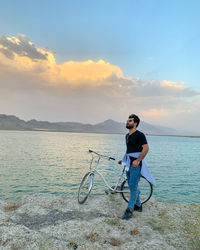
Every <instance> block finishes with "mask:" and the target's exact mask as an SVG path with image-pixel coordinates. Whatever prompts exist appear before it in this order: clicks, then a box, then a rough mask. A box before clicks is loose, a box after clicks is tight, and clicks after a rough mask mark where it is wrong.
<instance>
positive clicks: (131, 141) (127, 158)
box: [119, 114, 155, 220]
mask: <svg viewBox="0 0 200 250" xmlns="http://www.w3.org/2000/svg"><path fill="white" fill-rule="evenodd" d="M139 123H140V119H139V117H138V116H137V115H134V114H132V115H130V116H129V117H128V120H127V123H126V128H127V129H129V133H128V134H127V135H126V146H127V150H126V154H125V155H124V158H123V160H122V161H120V162H119V163H120V164H123V165H124V166H126V168H125V170H126V176H127V181H128V185H129V189H130V199H129V203H128V206H127V209H126V211H125V213H124V215H123V217H122V219H125V220H128V219H130V218H131V217H132V215H133V211H138V212H142V204H141V201H140V191H139V190H138V182H139V180H140V176H141V168H142V167H143V165H145V167H147V166H146V164H143V162H144V161H143V159H144V157H145V156H146V155H147V153H148V151H149V146H148V144H147V140H146V137H145V135H144V134H143V133H142V132H140V131H139V130H137V126H138V125H139ZM144 170H145V169H144ZM148 174H150V172H149V170H148ZM151 179H153V177H152V176H151ZM152 182H153V183H155V181H154V180H153V181H152Z"/></svg>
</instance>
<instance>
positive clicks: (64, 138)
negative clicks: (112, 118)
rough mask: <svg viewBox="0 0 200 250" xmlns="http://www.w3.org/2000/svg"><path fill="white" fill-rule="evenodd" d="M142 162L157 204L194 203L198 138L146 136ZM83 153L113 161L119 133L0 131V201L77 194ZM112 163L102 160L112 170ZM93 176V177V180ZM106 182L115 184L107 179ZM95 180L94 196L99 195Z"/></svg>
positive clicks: (199, 171)
mask: <svg viewBox="0 0 200 250" xmlns="http://www.w3.org/2000/svg"><path fill="white" fill-rule="evenodd" d="M147 140H148V143H149V146H150V151H149V153H148V155H147V157H146V162H147V164H148V166H149V167H150V169H151V172H152V174H153V176H154V178H155V180H156V182H157V186H156V187H154V192H153V196H154V197H155V198H156V199H158V200H165V201H178V202H184V203H196V202H198V203H199V202H200V138H188V137H171V136H147ZM88 149H93V150H95V151H97V152H99V153H101V154H105V155H109V156H112V157H114V158H116V159H117V161H118V160H120V159H121V158H122V157H123V154H124V152H125V139H124V135H118V134H114V135H110V134H89V133H88V134H86V133H62V132H32V131H0V199H3V200H17V199H19V198H20V197H21V196H23V195H26V194H34V193H52V194H62V195H66V196H69V195H77V190H78V187H79V183H80V181H81V179H82V177H83V175H84V174H85V173H86V172H87V171H88V169H89V161H90V158H91V155H90V154H89V153H88ZM117 161H115V162H111V161H109V162H108V161H103V163H104V164H111V165H113V166H114V167H115V168H116V169H117V170H118V171H120V170H121V167H120V166H119V165H118V164H117ZM95 177H96V176H95ZM108 180H110V181H111V180H112V181H113V180H115V179H114V178H111V176H108ZM104 189H105V187H104V186H103V183H102V181H101V180H100V179H99V178H98V177H97V178H95V188H94V190H93V191H92V192H93V193H94V194H98V195H101V194H104Z"/></svg>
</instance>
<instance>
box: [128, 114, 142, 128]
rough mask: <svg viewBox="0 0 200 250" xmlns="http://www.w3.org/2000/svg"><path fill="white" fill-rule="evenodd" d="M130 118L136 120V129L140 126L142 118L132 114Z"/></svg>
mask: <svg viewBox="0 0 200 250" xmlns="http://www.w3.org/2000/svg"><path fill="white" fill-rule="evenodd" d="M128 118H133V119H134V122H135V123H137V125H136V127H137V126H138V125H139V123H140V118H139V117H138V116H137V115H134V114H131V115H129V117H128Z"/></svg>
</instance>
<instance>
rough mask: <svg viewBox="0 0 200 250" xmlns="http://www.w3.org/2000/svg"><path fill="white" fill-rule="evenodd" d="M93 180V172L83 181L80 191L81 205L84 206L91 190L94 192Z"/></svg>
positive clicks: (79, 200) (79, 199)
mask: <svg viewBox="0 0 200 250" xmlns="http://www.w3.org/2000/svg"><path fill="white" fill-rule="evenodd" d="M93 179H94V174H93V173H91V172H88V173H87V174H86V175H85V176H84V177H83V179H82V181H81V184H80V187H79V190H78V202H79V203H80V204H83V203H84V202H85V201H86V200H87V198H88V196H89V194H90V192H91V190H92V185H93Z"/></svg>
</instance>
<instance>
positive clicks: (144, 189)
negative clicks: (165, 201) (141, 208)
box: [121, 176, 153, 204]
mask: <svg viewBox="0 0 200 250" xmlns="http://www.w3.org/2000/svg"><path fill="white" fill-rule="evenodd" d="M138 189H139V190H140V200H141V203H142V204H144V203H146V202H147V201H148V200H149V199H150V198H151V196H152V193H153V185H152V184H151V183H150V182H149V181H148V180H147V179H146V178H144V177H143V176H141V178H140V181H139V183H138ZM121 191H122V192H121V195H122V197H123V199H124V200H125V201H126V202H129V197H130V190H129V186H128V182H127V180H125V181H123V182H122V184H121Z"/></svg>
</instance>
